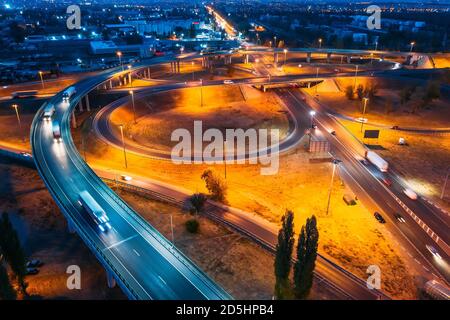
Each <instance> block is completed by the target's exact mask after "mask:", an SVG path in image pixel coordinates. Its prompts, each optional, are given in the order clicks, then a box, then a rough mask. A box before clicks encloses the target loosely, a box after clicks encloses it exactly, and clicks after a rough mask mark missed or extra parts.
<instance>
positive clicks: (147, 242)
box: [31, 57, 448, 299]
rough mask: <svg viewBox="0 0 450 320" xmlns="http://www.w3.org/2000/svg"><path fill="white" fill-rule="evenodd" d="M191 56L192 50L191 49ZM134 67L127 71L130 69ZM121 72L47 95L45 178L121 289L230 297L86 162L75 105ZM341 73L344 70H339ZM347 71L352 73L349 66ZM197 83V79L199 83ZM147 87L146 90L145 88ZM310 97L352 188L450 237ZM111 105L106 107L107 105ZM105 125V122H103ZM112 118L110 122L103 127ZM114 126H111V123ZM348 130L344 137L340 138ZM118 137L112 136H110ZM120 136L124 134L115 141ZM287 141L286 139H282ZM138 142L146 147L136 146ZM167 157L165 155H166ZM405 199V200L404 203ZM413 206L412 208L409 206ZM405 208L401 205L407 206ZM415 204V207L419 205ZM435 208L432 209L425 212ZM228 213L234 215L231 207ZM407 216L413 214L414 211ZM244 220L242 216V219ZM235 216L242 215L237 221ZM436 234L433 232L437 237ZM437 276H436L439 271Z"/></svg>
mask: <svg viewBox="0 0 450 320" xmlns="http://www.w3.org/2000/svg"><path fill="white" fill-rule="evenodd" d="M190 58H192V57H190ZM170 59H171V58H170V57H165V58H160V59H155V60H153V61H152V62H153V63H163V62H168V61H170ZM139 67H140V66H135V67H133V69H132V70H137V69H139ZM128 71H129V70H127V71H125V72H128ZM118 74H121V72H120V70H117V69H116V70H109V71H106V72H102V73H100V74H98V75H97V76H95V77H92V78H89V79H85V80H83V81H81V82H79V83H77V84H75V86H76V88H77V93H76V95H75V96H74V97H73V98H72V101H71V103H70V104H64V103H62V102H61V100H62V95H61V93H60V94H58V95H56V96H55V97H53V98H52V99H51V100H50V101H49V103H54V105H55V107H56V114H55V116H54V121H59V122H60V124H61V131H62V136H63V142H62V143H56V142H54V140H53V137H52V131H51V125H50V124H49V123H48V122H44V121H41V118H40V117H41V115H42V111H41V112H38V114H37V116H36V118H35V120H34V122H33V126H32V132H31V142H32V149H33V155H34V157H35V162H36V166H37V168H38V170H39V172H40V174H41V176H42V177H43V179H44V181H45V183H46V184H47V186H48V188H49V190H50V192H51V193H52V195H53V197H54V198H55V200H56V202H57V203H58V205H59V206H60V207H61V209H62V211H63V213H64V214H65V215H66V217H67V219H68V221H69V223H70V225H71V226H72V227H73V228H74V229H75V230H76V231H77V232H78V233H79V234H80V236H81V237H82V238H83V240H84V241H85V242H86V243H87V245H88V246H89V247H90V248H91V249H92V250H93V252H94V253H95V254H96V255H97V257H98V258H99V260H100V261H101V262H102V263H103V265H104V266H105V268H106V270H107V271H108V273H109V274H110V275H112V276H113V277H114V278H115V279H116V280H117V282H118V283H119V285H120V286H121V287H122V289H123V290H124V291H125V292H126V293H127V294H128V296H129V297H130V298H135V299H202V298H206V299H226V298H230V296H229V295H228V294H227V293H226V292H224V291H223V289H221V288H220V287H218V286H217V285H216V284H214V283H213V282H212V281H211V280H210V279H209V278H208V277H207V276H206V275H205V274H204V273H203V272H201V271H200V270H199V269H198V268H196V267H195V265H194V264H193V263H192V262H190V261H189V260H188V259H187V258H186V257H184V256H183V255H182V254H181V253H180V252H179V251H178V250H177V249H176V248H174V247H173V246H172V244H171V243H170V242H168V241H167V240H166V239H165V238H164V237H162V236H161V235H160V234H159V233H158V232H157V231H156V230H155V229H154V228H153V227H151V226H150V225H149V224H148V223H146V222H145V221H144V220H143V219H141V218H140V217H139V215H137V214H136V213H135V212H134V211H133V210H132V209H130V208H129V207H128V206H127V205H126V204H125V203H124V202H123V201H122V200H121V199H120V198H119V197H118V196H117V195H116V194H115V193H114V192H112V191H111V190H110V189H109V188H108V187H107V186H106V185H104V183H103V182H102V181H101V180H100V179H99V178H98V177H97V176H96V175H95V174H94V173H93V172H92V170H91V169H90V168H89V167H88V166H87V165H86V163H84V161H83V160H82V159H81V158H80V156H79V154H78V152H77V151H76V149H75V147H74V145H73V142H72V139H71V135H70V128H69V120H70V116H71V112H72V110H73V109H74V107H75V105H76V103H77V101H78V100H79V99H80V98H82V97H83V96H84V95H85V94H87V93H88V92H89V91H90V90H92V89H93V88H95V87H97V86H98V85H100V84H102V83H103V82H105V81H107V80H108V79H110V78H111V77H113V76H117V75H118ZM332 76H334V75H333V74H325V75H324V74H322V75H321V76H320V78H318V79H315V80H321V79H323V78H326V77H332ZM340 76H345V75H342V74H340ZM347 76H352V74H351V73H350V74H348V75H347ZM311 78H312V77H311V75H305V76H301V77H299V76H285V77H278V79H273V78H272V80H271V81H273V82H276V81H279V82H287V81H292V80H297V81H299V80H300V81H301V80H304V81H308V80H311ZM236 82H237V83H248V84H259V83H267V78H265V77H259V78H255V77H254V78H252V79H241V80H237V81H236ZM204 84H205V85H217V84H222V82H221V81H216V82H214V81H211V82H210V83H204ZM194 85H195V84H194ZM186 86H192V83H191V84H187V83H184V84H162V85H160V86H158V87H156V88H152V89H148V90H150V91H151V92H154V91H156V90H159V91H161V90H169V89H174V88H182V87H186ZM145 93H148V92H147V90H146V92H145ZM298 94H299V93H298V92H297V91H296V90H294V91H289V92H288V93H287V94H281V95H282V96H283V95H284V99H285V102H286V104H287V105H288V106H289V110H290V112H291V114H292V115H293V117H294V118H298V119H305V117H303V115H304V114H307V112H309V110H310V109H309V106H308V105H307V104H306V103H305V102H303V101H302V99H301V97H300V96H298ZM307 103H308V104H310V105H312V106H313V107H314V108H315V109H316V110H317V111H319V114H318V115H317V121H318V124H319V125H320V127H321V129H322V130H323V132H324V135H326V136H327V138H328V139H329V140H330V139H331V142H332V145H333V152H334V153H335V156H336V157H338V158H340V159H341V160H343V164H342V165H341V167H342V168H341V172H342V174H343V175H344V176H345V175H347V176H348V180H349V181H352V182H350V184H351V186H352V189H353V190H356V191H355V193H358V196H359V197H360V199H361V200H362V201H363V202H364V203H365V204H366V203H373V204H376V205H377V206H378V208H380V209H381V211H382V212H383V213H384V214H386V215H387V216H388V217H389V221H390V222H391V224H393V225H394V224H397V220H395V219H394V215H395V214H396V213H398V212H403V211H404V210H405V203H406V205H407V207H408V208H409V209H410V211H411V212H415V213H416V214H418V215H419V214H420V218H421V219H422V220H421V221H424V222H425V223H426V225H427V226H428V227H429V228H430V229H432V230H433V231H434V232H435V233H436V234H439V239H441V241H443V242H444V243H445V244H446V243H448V235H447V233H446V232H445V231H446V230H448V224H447V220H446V219H445V217H442V216H439V215H437V213H436V212H435V211H434V210H433V208H431V206H430V205H427V204H426V203H425V202H423V201H418V202H415V203H411V201H408V199H405V196H403V195H402V193H401V192H400V191H399V188H401V186H402V181H401V180H400V178H398V177H397V176H393V177H392V178H393V181H394V186H393V187H392V190H389V189H387V188H386V187H385V186H383V185H382V184H381V183H380V182H379V180H378V178H379V173H378V172H377V171H376V170H374V168H371V167H365V166H363V165H362V164H361V162H360V161H358V158H360V157H361V150H362V149H361V145H359V146H358V145H357V144H356V143H355V141H351V139H350V137H349V134H348V132H346V131H345V129H344V128H342V127H340V126H339V124H338V123H337V122H336V121H335V120H334V119H333V118H332V117H331V116H330V115H328V114H327V113H326V112H325V111H323V110H322V109H321V106H320V104H318V103H317V101H315V100H314V99H312V98H308V100H307ZM105 112H108V111H105ZM100 126H101V125H100ZM103 126H104V128H103V129H102V130H100V131H102V132H103V134H104V133H105V132H107V131H108V130H106V129H108V128H107V123H103ZM105 126H106V127H105ZM330 128H333V130H335V132H336V135H335V136H334V135H331V134H329V133H328V132H327V130H329V129H330ZM297 129H298V123H296V124H295V128H294V134H291V137H290V139H286V140H285V141H283V142H282V143H281V144H283V143H285V145H284V146H283V147H282V148H280V149H281V150H285V149H289V148H290V147H292V146H294V145H295V143H297V142H298V140H299V137H301V135H303V132H302V131H300V130H297ZM109 131H110V130H109ZM341 137H343V138H341ZM107 138H108V139H111V140H113V137H112V136H109V137H107ZM113 143H117V144H118V145H120V144H119V143H118V141H113ZM280 146H281V145H280ZM136 148H137V150H133V151H135V152H137V153H145V152H142V150H141V149H139V148H138V147H136ZM164 157H167V155H164ZM83 190H87V191H89V192H90V193H91V194H92V195H93V196H94V198H95V199H96V200H97V201H98V203H99V204H100V205H101V206H102V208H104V209H105V211H106V212H108V215H109V216H110V219H111V224H112V226H113V229H112V230H111V232H109V233H107V234H104V233H101V232H99V231H98V230H97V229H96V227H95V225H94V224H93V223H92V221H91V220H90V219H89V217H88V216H87V215H86V212H85V211H84V210H83V208H82V207H81V206H80V204H79V202H78V195H79V192H80V191H83ZM399 202H400V203H399ZM409 209H408V210H409ZM402 210H403V211H402ZM416 211H417V212H416ZM428 211H431V212H432V214H431V215H429V216H428V217H425V218H424V217H422V214H423V212H425V213H426V214H427V213H428ZM404 215H405V219H406V221H407V223H406V224H403V225H397V226H396V231H398V232H400V233H402V234H403V235H405V238H406V239H408V240H409V245H410V247H411V248H413V250H414V249H417V250H418V253H419V254H420V257H419V258H420V259H421V260H423V264H424V266H425V265H427V266H428V267H430V269H428V270H429V272H430V274H431V275H434V276H435V274H434V272H436V273H438V274H440V275H442V274H443V275H444V278H446V279H447V280H448V273H447V272H448V266H447V265H445V260H443V261H444V264H443V263H442V261H436V259H435V257H433V256H431V257H430V253H429V251H428V250H427V249H426V247H425V246H426V244H429V243H430V236H429V234H427V232H426V231H424V230H423V227H420V225H419V224H417V223H416V221H414V219H413V218H412V217H411V214H410V213H408V212H407V213H404ZM227 217H230V216H229V215H227ZM408 217H409V218H408ZM238 220H239V219H238ZM235 222H236V221H235ZM237 222H238V223H237V227H238V228H241V231H244V232H246V233H250V234H251V235H253V236H256V237H258V236H259V237H260V238H265V239H264V241H266V243H267V244H270V245H273V240H274V233H273V232H267V230H256V229H255V230H252V228H254V227H250V226H248V225H247V224H248V221H237ZM431 240H433V239H432V238H431ZM437 249H438V250H439V252H440V254H441V255H442V256H443V257H445V259H446V260H448V254H447V252H446V251H445V250H442V247H441V246H437ZM317 273H318V274H319V275H320V276H321V277H322V278H324V279H327V281H329V282H330V284H331V283H334V285H336V286H338V287H339V288H340V289H341V290H342V291H345V292H346V293H348V294H349V297H352V298H357V299H358V298H359V299H370V298H374V297H378V296H379V294H377V293H376V292H370V291H368V290H367V289H366V288H364V286H363V284H362V283H359V282H358V281H355V280H354V279H351V277H349V275H346V274H345V272H343V270H339V268H338V267H337V266H335V265H332V264H330V263H327V261H325V260H324V259H322V258H320V259H319V265H318V268H317ZM436 277H437V276H436Z"/></svg>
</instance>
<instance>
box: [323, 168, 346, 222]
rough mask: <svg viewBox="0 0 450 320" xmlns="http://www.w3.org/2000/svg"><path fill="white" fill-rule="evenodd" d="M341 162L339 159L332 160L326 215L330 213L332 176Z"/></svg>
mask: <svg viewBox="0 0 450 320" xmlns="http://www.w3.org/2000/svg"><path fill="white" fill-rule="evenodd" d="M341 162H342V161H341V160H339V159H333V161H332V163H333V173H332V174H331V182H330V189H329V191H328V202H327V213H326V214H327V215H328V212H329V211H330V202H331V191H332V189H333V182H334V174H335V172H336V167H337V166H338V165H339V164H340V163H341Z"/></svg>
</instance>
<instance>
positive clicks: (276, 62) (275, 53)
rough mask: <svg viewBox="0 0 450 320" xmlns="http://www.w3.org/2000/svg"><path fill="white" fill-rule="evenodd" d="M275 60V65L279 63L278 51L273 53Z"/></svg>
mask: <svg viewBox="0 0 450 320" xmlns="http://www.w3.org/2000/svg"><path fill="white" fill-rule="evenodd" d="M273 62H274V64H275V65H277V64H278V53H277V52H274V53H273Z"/></svg>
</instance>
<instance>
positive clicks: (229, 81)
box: [223, 80, 234, 84]
mask: <svg viewBox="0 0 450 320" xmlns="http://www.w3.org/2000/svg"><path fill="white" fill-rule="evenodd" d="M223 83H224V84H233V83H234V82H233V80H223Z"/></svg>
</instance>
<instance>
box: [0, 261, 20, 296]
mask: <svg viewBox="0 0 450 320" xmlns="http://www.w3.org/2000/svg"><path fill="white" fill-rule="evenodd" d="M2 260H3V258H2V255H1V252H0V300H15V299H16V297H17V295H16V291H15V290H14V288H13V287H12V285H11V283H10V281H9V277H8V272H7V271H6V268H5V267H4V266H3V261H2Z"/></svg>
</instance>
